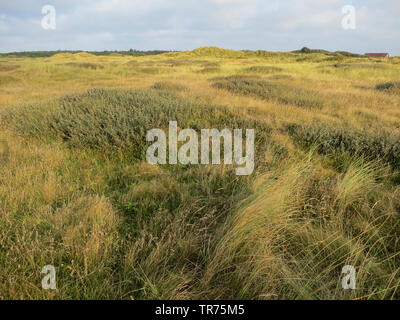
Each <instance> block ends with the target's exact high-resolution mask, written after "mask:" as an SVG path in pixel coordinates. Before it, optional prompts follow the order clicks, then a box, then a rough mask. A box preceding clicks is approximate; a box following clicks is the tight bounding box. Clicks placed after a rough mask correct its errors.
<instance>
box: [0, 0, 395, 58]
mask: <svg viewBox="0 0 400 320" xmlns="http://www.w3.org/2000/svg"><path fill="white" fill-rule="evenodd" d="M46 5H50V6H53V7H54V9H55V25H52V26H54V27H55V29H53V28H49V27H48V26H49V23H50V22H49V21H52V20H49V19H50V18H51V17H53V16H51V17H50V16H49V11H45V12H44V13H42V8H43V6H46ZM344 6H352V7H354V9H355V11H354V15H352V13H349V12H348V11H347V12H343V11H342V10H343V7H344ZM49 17H50V18H49ZM354 17H355V19H354ZM349 19H350V20H349ZM42 20H44V23H45V27H43V21H42ZM346 21H347V22H346ZM349 21H351V22H355V24H354V25H353V26H354V28H349V27H348V26H349ZM343 23H345V25H346V26H347V27H345V28H344V27H343ZM201 46H218V47H222V48H229V49H237V50H240V49H248V50H256V49H261V50H269V51H291V50H297V49H301V48H302V47H305V46H306V47H309V48H313V49H326V50H331V51H336V50H345V51H351V52H356V53H366V52H388V53H390V54H391V55H400V0H379V1H378V0H44V1H43V0H1V1H0V52H13V51H37V50H89V51H96V50H97V51H102V50H129V49H131V48H132V49H137V50H157V49H158V50H192V49H195V48H197V47H201Z"/></svg>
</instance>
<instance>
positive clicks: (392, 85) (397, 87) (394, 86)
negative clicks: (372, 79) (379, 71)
mask: <svg viewBox="0 0 400 320" xmlns="http://www.w3.org/2000/svg"><path fill="white" fill-rule="evenodd" d="M375 89H376V90H378V91H392V92H393V91H395V92H400V82H385V83H379V84H377V85H376V87H375Z"/></svg>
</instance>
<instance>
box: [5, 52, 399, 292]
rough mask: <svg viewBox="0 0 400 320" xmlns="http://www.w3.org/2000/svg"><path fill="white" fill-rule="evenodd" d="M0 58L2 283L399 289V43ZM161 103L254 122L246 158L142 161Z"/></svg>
mask: <svg viewBox="0 0 400 320" xmlns="http://www.w3.org/2000/svg"><path fill="white" fill-rule="evenodd" d="M0 60H1V61H0V124H1V127H0V243H1V245H0V299H7V298H8V299H399V298H400V291H399V289H400V276H399V274H400V268H399V266H400V255H399V252H400V241H399V238H400V218H399V217H400V149H399V146H400V143H399V142H400V141H399V140H400V112H399V107H400V95H399V94H398V86H397V83H398V81H399V74H400V66H399V63H400V60H399V58H397V57H393V58H390V59H370V58H365V57H363V58H359V57H357V56H355V55H349V54H335V55H332V54H329V53H327V52H322V51H321V52H320V51H318V52H316V51H312V50H311V52H309V51H308V50H302V51H301V52H290V53H273V52H268V51H233V50H227V49H219V48H199V49H196V50H194V51H188V52H168V53H164V54H159V55H151V56H141V57H132V56H129V55H121V56H120V55H99V56H96V55H94V54H89V53H84V52H79V53H70V52H69V53H65V52H64V53H57V54H54V55H52V56H46V57H44V58H35V59H32V58H22V57H17V58H15V57H5V56H3V57H1V58H0ZM173 120H176V121H178V125H179V130H180V129H185V128H193V129H195V130H196V131H197V132H199V130H200V129H208V128H219V129H223V128H229V129H231V130H232V129H237V128H241V129H254V130H255V132H256V141H255V151H256V157H255V164H256V167H255V171H254V173H253V174H252V175H250V176H236V175H235V167H234V166H233V165H154V166H153V165H150V164H148V163H147V162H146V160H145V157H144V153H145V150H146V149H147V147H148V145H149V144H148V143H147V142H146V140H145V136H146V132H147V130H149V129H152V128H162V129H166V130H167V128H168V123H169V121H173ZM2 141H3V142H4V141H5V142H6V143H7V145H8V149H7V153H6V152H4V149H5V144H4V143H1V142H2ZM45 265H54V266H55V267H56V271H57V290H54V291H53V290H43V289H42V288H41V279H42V277H43V275H42V274H41V270H42V267H43V266H45ZM345 265H352V266H354V267H355V268H356V270H357V290H343V289H342V284H341V280H342V275H341V272H342V268H343V267H344V266H345Z"/></svg>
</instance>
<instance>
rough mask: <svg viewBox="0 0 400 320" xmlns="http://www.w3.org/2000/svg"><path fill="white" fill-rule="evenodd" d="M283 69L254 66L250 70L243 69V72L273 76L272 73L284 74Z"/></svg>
mask: <svg viewBox="0 0 400 320" xmlns="http://www.w3.org/2000/svg"><path fill="white" fill-rule="evenodd" d="M282 71H283V69H282V68H279V67H273V66H252V67H248V68H244V69H242V71H241V72H244V73H259V74H271V73H278V72H282Z"/></svg>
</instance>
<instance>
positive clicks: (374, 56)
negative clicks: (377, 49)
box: [365, 53, 389, 58]
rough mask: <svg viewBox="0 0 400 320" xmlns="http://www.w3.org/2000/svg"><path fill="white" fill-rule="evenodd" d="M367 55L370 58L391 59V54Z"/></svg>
mask: <svg viewBox="0 0 400 320" xmlns="http://www.w3.org/2000/svg"><path fill="white" fill-rule="evenodd" d="M365 55H366V56H367V57H370V58H389V53H366V54H365Z"/></svg>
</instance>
